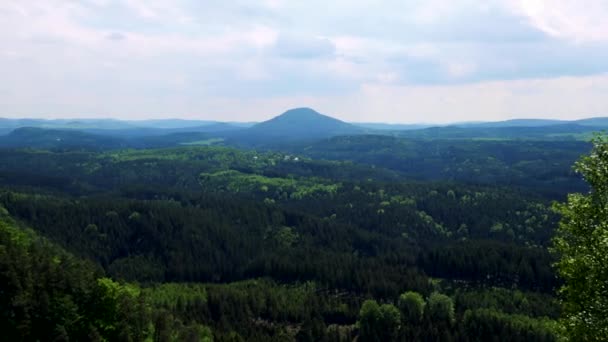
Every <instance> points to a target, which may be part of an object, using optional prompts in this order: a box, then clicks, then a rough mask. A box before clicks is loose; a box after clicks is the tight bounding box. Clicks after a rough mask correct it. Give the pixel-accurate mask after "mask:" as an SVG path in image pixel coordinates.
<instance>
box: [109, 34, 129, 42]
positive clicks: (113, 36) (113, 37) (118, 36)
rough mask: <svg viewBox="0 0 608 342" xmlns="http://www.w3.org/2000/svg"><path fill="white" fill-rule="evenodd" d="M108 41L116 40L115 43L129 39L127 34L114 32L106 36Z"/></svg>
mask: <svg viewBox="0 0 608 342" xmlns="http://www.w3.org/2000/svg"><path fill="white" fill-rule="evenodd" d="M106 39H108V40H114V41H120V40H125V39H127V36H126V35H125V34H122V33H120V32H112V33H109V34H108V35H107V36H106Z"/></svg>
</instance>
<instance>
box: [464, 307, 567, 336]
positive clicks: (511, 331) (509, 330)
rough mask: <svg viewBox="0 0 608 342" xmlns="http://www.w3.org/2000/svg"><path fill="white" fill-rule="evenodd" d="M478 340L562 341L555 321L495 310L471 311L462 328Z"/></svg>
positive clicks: (467, 312)
mask: <svg viewBox="0 0 608 342" xmlns="http://www.w3.org/2000/svg"><path fill="white" fill-rule="evenodd" d="M461 328H462V329H463V330H464V331H466V332H467V334H468V335H469V336H471V337H474V339H473V340H474V341H512V342H519V341H521V342H528V341H542V342H553V341H560V340H561V339H560V337H559V334H560V329H559V327H558V325H557V323H556V322H555V321H552V320H548V319H534V318H530V317H527V316H523V315H508V314H505V313H502V312H500V311H496V310H494V309H478V310H467V311H466V312H465V313H464V316H463V320H462V327H461Z"/></svg>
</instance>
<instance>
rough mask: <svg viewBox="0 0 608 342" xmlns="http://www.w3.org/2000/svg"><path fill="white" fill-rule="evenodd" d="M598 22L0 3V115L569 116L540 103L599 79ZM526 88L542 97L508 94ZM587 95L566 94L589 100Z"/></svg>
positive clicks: (552, 9)
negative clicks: (304, 111) (287, 112)
mask: <svg viewBox="0 0 608 342" xmlns="http://www.w3.org/2000/svg"><path fill="white" fill-rule="evenodd" d="M606 19H608V6H606V5H605V2H604V1H601V0H589V1H587V2H585V6H582V5H580V3H576V2H574V1H568V0H555V1H550V2H549V1H548V0H545V1H542V0H487V1H483V2H479V1H477V0H408V1H403V0H386V1H383V2H381V3H379V2H377V1H374V0H359V1H355V2H353V1H347V0H334V1H331V2H326V1H320V0H309V1H306V2H304V1H285V0H265V1H254V0H235V1H229V2H219V1H217V2H202V1H194V0H174V1H169V0H149V1H148V0H146V1H144V0H31V1H21V2H14V1H5V2H0V44H2V46H3V49H2V52H0V73H1V74H2V75H3V80H4V82H3V83H4V84H3V85H2V86H0V108H3V109H5V110H6V111H8V113H6V114H5V113H0V115H9V114H10V113H17V114H20V115H28V116H35V115H51V114H53V115H54V114H57V113H59V114H62V113H63V114H64V115H70V116H78V115H81V114H83V113H84V114H86V113H91V115H93V114H94V115H105V116H118V115H123V116H131V115H132V116H140V117H143V116H146V115H161V113H172V114H173V115H174V116H179V115H182V114H183V115H189V113H215V114H216V115H222V116H227V115H231V114H230V113H233V114H234V115H241V116H242V119H243V120H249V119H250V118H254V117H259V116H260V115H261V113H260V111H257V110H255V109H249V110H245V109H244V108H245V107H246V106H255V105H268V106H270V107H268V108H273V111H272V112H275V111H274V109H275V108H276V109H277V112H280V111H282V109H285V108H280V109H279V108H278V106H279V104H280V105H288V104H293V105H294V106H304V105H307V106H308V105H310V106H312V105H315V104H318V105H319V106H322V108H321V109H323V110H324V111H325V112H327V113H333V112H335V113H343V114H342V115H346V116H348V115H349V113H351V112H352V113H359V114H357V115H367V114H365V113H373V116H371V117H369V118H370V119H374V118H376V119H379V118H392V119H395V120H396V119H398V118H394V117H391V115H392V114H390V113H405V112H403V110H401V109H399V108H401V107H402V106H405V107H406V108H419V109H420V112H422V113H426V114H425V115H426V116H429V117H432V115H436V114H433V113H438V112H440V111H441V108H444V109H445V111H443V112H444V113H445V112H446V111H447V110H450V111H452V110H455V108H459V109H458V110H460V111H462V112H457V113H454V114H453V115H454V117H461V116H462V117H464V116H466V115H465V114H464V112H465V105H468V106H469V112H470V113H475V115H483V113H499V114H496V115H507V114H506V109H505V108H508V109H509V110H510V111H512V112H511V114H510V115H513V116H518V115H531V114H530V113H531V111H530V110H528V109H529V108H532V103H533V102H534V101H537V102H534V103H536V106H538V107H539V108H540V107H543V106H545V107H547V108H548V109H551V110H554V111H555V113H562V112H563V111H564V110H565V109H569V110H571V111H572V114H571V115H575V114H577V113H579V112H580V113H582V112H583V111H585V110H589V109H591V107H589V106H591V105H589V106H585V105H582V103H581V102H580V101H578V100H577V101H575V102H573V103H578V104H581V106H580V108H579V109H580V111H577V108H575V107H573V106H572V105H570V106H568V105H565V104H562V105H561V106H560V107H559V108H558V107H555V108H554V107H552V106H549V105H548V104H547V103H549V104H551V103H561V101H563V100H562V99H563V98H564V97H566V98H568V96H564V94H563V93H562V92H560V91H557V90H556V89H554V88H552V87H554V86H555V84H558V83H559V84H560V85H561V87H562V88H560V89H569V88H568V87H567V85H565V84H564V83H565V82H573V84H579V83H577V82H578V81H579V80H589V79H594V80H595V78H594V77H600V78H599V79H597V84H604V83H603V82H604V78H605V76H604V75H605V74H606V73H607V72H608V46H607V45H606V40H607V39H608V26H606V25H608V24H605V23H608V20H606ZM545 81H546V82H545ZM555 82H557V83H555ZM583 83H584V82H583ZM583 83H581V84H583ZM498 84H500V85H502V86H498ZM516 85H517V86H516ZM524 85H528V88H526V86H524ZM485 87H488V89H490V90H491V94H490V93H488V94H487V95H488V98H487V100H486V99H484V101H482V103H479V104H478V103H475V101H473V94H475V92H477V93H479V92H481V93H483V92H484V89H485ZM549 88H551V89H552V90H551V91H545V90H546V89H549ZM592 88H593V87H592ZM526 89H527V90H529V91H531V92H534V93H535V94H541V93H543V94H545V95H544V96H543V97H540V95H537V96H531V97H525V96H523V95H517V96H516V95H512V93H517V94H519V93H518V92H524V93H525V91H526ZM594 89H595V88H593V89H589V94H588V95H586V94H584V93H582V92H580V91H578V90H576V91H575V93H576V94H577V96H578V97H577V98H576V99H579V98H580V99H586V100H588V101H589V103H591V104H597V103H598V100H597V99H596V97H594V96H598V94H599V93H598V92H597V91H595V90H594ZM488 91H489V90H488ZM410 94H415V96H410ZM450 94H452V95H450ZM510 94H511V95H510ZM551 96H556V97H557V96H559V97H560V98H559V99H552V98H551ZM108 99H111V100H108ZM403 99H407V101H408V103H407V104H406V103H404V101H405V100H403ZM433 99H434V100H433ZM450 99H456V100H454V101H456V103H452V102H450V101H451V100H450ZM507 99H508V101H509V103H515V102H516V101H520V100H521V101H523V102H522V103H527V104H528V105H526V106H523V105H522V106H516V105H515V104H511V105H509V106H506V105H505V102H504V101H507ZM576 99H574V100H576ZM297 101H310V103H307V102H302V103H295V102H297ZM541 101H542V102H541ZM477 106H479V109H478V107H477ZM218 107H221V110H219V109H217V108H218ZM598 109H601V108H599V107H598ZM435 111H436V112H435ZM482 112H483V113H482ZM84 114H83V115H84ZM269 114H270V113H269ZM540 114H541V113H539V115H540ZM403 115H405V114H403ZM560 115H561V114H560ZM564 115H565V114H564ZM217 118H218V119H222V118H223V117H220V116H218V117H217ZM354 118H355V119H356V117H354ZM403 118H404V120H409V119H410V117H409V116H403ZM233 119H235V118H233ZM437 120H439V119H437ZM446 120H447V121H449V120H448V119H446Z"/></svg>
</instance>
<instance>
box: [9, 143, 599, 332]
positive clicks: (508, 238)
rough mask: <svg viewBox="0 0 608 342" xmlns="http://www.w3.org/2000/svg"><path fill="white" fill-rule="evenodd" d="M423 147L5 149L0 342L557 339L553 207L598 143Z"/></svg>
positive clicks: (571, 188) (575, 185)
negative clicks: (581, 160) (578, 165)
mask: <svg viewBox="0 0 608 342" xmlns="http://www.w3.org/2000/svg"><path fill="white" fill-rule="evenodd" d="M83 134H84V133H83ZM419 134H420V135H421V136H416V135H415V134H410V135H411V136H391V135H373V134H367V135H353V136H336V137H330V138H323V139H320V140H317V141H315V142H292V141H289V142H286V143H284V144H282V145H277V144H275V145H274V146H273V145H272V144H270V143H265V145H264V147H259V148H257V149H254V148H246V147H243V146H242V143H239V142H235V143H234V144H232V143H230V141H229V140H227V142H226V143H220V144H218V142H220V141H221V140H213V141H211V142H210V143H209V144H200V145H199V146H196V144H186V145H184V144H174V142H173V140H172V139H173V137H174V136H173V135H172V138H170V139H169V140H170V141H171V143H167V140H166V139H165V138H158V137H157V138H155V139H152V138H150V139H151V140H149V141H155V142H158V141H162V143H161V144H158V146H152V145H145V146H143V145H142V146H127V147H124V146H120V145H115V144H113V143H112V144H105V143H104V141H105V140H103V141H101V143H99V144H97V143H95V141H93V142H90V141H88V140H87V142H86V143H84V144H80V145H79V143H78V142H76V143H74V144H73V145H64V146H56V145H47V144H44V145H36V146H30V147H23V146H5V147H3V148H1V149H0V160H1V161H2V163H0V278H1V279H0V284H1V285H0V287H1V288H0V291H1V293H2V296H1V297H0V301H1V304H0V315H2V319H0V328H1V330H2V331H3V336H5V337H6V338H8V339H10V340H24V341H42V340H52V341H69V340H72V341H74V340H76V341H81V340H92V341H353V340H358V341H562V340H564V339H565V338H566V336H567V333H568V328H567V327H565V326H564V324H562V323H563V317H564V313H565V311H566V312H567V311H568V308H564V306H563V305H560V303H561V302H562V300H561V297H560V295H559V293H558V289H559V288H560V287H561V286H563V284H564V278H563V277H559V276H558V273H559V272H558V271H557V270H556V268H555V263H556V262H557V260H558V259H557V257H558V255H557V254H556V253H555V252H554V251H553V248H554V241H553V238H554V235H555V232H556V229H557V227H558V226H559V222H560V219H561V216H562V215H561V213H562V212H560V210H557V209H556V205H555V204H554V203H556V202H563V201H565V200H566V198H567V195H568V194H569V193H573V192H582V193H586V192H588V191H589V185H588V184H587V183H586V182H585V180H584V179H583V177H582V176H581V175H580V174H578V173H576V172H575V171H574V170H573V169H572V166H573V165H574V164H575V162H576V161H577V160H579V158H580V157H581V156H582V155H584V154H587V153H589V152H590V151H591V149H592V144H590V143H588V142H584V141H576V140H569V139H563V140H555V139H551V140H538V139H528V140H526V139H499V140H484V139H463V140H454V139H451V138H438V139H433V138H432V137H431V138H430V137H428V136H426V135H424V134H422V133H419ZM76 135H77V136H78V134H76ZM87 139H88V138H87ZM197 139H198V136H197ZM143 141H145V139H144V140H143ZM93 147H94V148H93ZM585 179H587V178H585ZM591 185H592V186H593V184H591ZM600 337H601V336H600ZM598 340H601V338H600V339H598Z"/></svg>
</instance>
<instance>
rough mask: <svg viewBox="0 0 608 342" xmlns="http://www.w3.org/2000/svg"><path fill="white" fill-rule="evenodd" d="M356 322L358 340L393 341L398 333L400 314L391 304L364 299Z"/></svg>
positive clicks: (364, 341)
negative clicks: (380, 303) (381, 303)
mask: <svg viewBox="0 0 608 342" xmlns="http://www.w3.org/2000/svg"><path fill="white" fill-rule="evenodd" d="M358 324H359V338H360V341H363V342H369V341H374V342H375V341H377V342H384V341H393V340H395V339H396V338H397V337H398V334H399V328H400V325H401V315H400V313H399V309H397V308H396V307H395V306H394V305H392V304H383V305H378V303H377V302H376V301H375V300H366V301H365V302H363V305H362V306H361V310H360V312H359V323H358Z"/></svg>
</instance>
